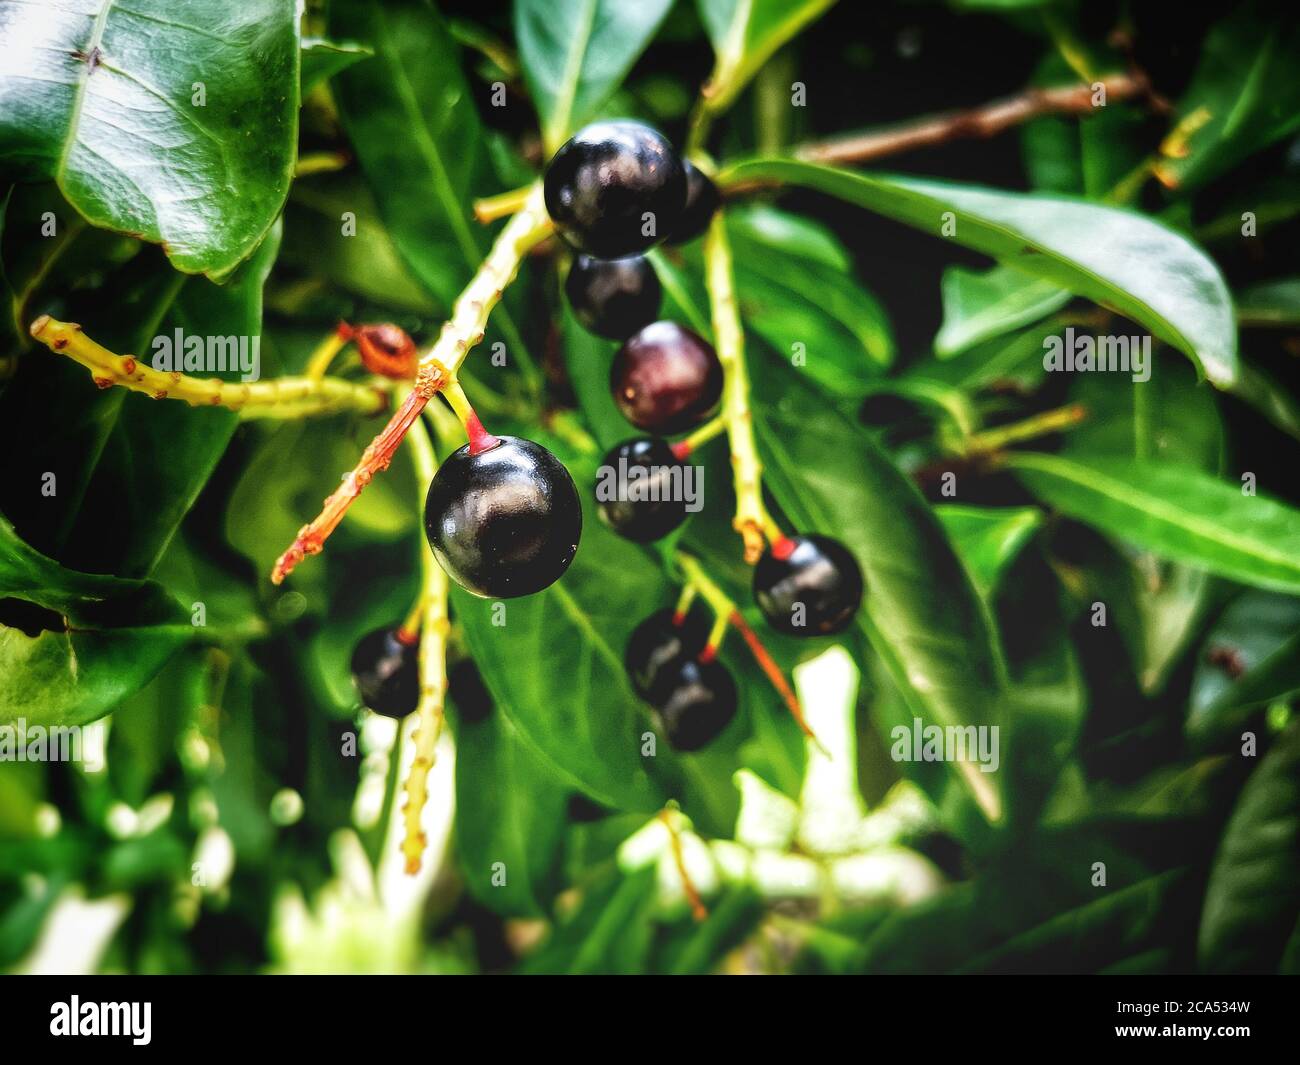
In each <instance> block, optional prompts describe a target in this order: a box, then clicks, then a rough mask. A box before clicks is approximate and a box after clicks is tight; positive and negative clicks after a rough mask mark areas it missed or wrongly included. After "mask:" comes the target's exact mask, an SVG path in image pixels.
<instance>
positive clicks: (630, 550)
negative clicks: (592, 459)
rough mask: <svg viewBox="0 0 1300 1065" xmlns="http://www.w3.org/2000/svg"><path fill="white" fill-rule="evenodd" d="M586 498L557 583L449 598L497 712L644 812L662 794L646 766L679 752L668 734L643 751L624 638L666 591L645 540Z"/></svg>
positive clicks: (585, 780) (612, 798)
mask: <svg viewBox="0 0 1300 1065" xmlns="http://www.w3.org/2000/svg"><path fill="white" fill-rule="evenodd" d="M574 472H575V478H578V477H579V476H580V475H579V473H578V471H577V470H575V471H574ZM586 495H587V493H585V492H584V493H583V497H584V498H583V504H584V505H583V511H584V513H583V529H582V544H581V546H580V548H579V549H578V554H577V557H576V558H575V559H574V562H573V565H572V566H570V567H569V570H568V572H567V573H566V574H565V575H564V576H563V577H562V578H561V579H560V580H559V581H557V582H556V583H555V584H553V585H551V586H550V587H549V588H547V589H546V590H544V591H542V592H538V593H537V594H536V595H530V596H525V597H524V598H521V599H511V600H508V601H505V602H504V603H502V604H496V603H493V602H490V601H487V600H482V599H476V598H474V597H473V596H471V595H469V594H468V593H466V592H462V591H461V590H460V589H459V588H453V590H452V603H453V607H454V609H455V612H456V617H457V618H458V619H459V620H460V623H461V624H462V625H463V626H464V628H465V638H466V640H467V641H468V643H469V647H470V651H471V653H472V654H473V656H474V661H475V662H477V663H478V665H479V668H480V669H481V670H482V672H483V678H484V680H485V681H486V682H487V684H488V687H489V688H490V689H491V691H492V695H493V698H494V699H495V700H496V703H497V707H498V709H499V710H500V711H501V712H502V713H503V714H505V716H506V717H507V718H508V719H509V721H510V723H511V724H512V725H514V727H515V729H516V730H517V731H518V733H519V736H520V737H521V738H522V739H523V740H524V742H526V743H528V744H529V745H530V746H531V747H532V748H533V749H534V751H536V752H538V753H539V754H540V755H541V756H542V757H543V758H545V760H546V761H547V762H548V763H550V765H551V766H552V767H554V768H555V770H556V771H557V772H559V773H560V774H561V776H562V777H563V778H564V779H565V780H566V781H567V782H568V783H569V784H570V785H571V786H572V787H574V788H575V789H577V790H579V791H582V792H584V793H586V794H587V795H590V796H591V797H592V798H594V799H595V800H596V801H597V802H600V803H602V804H604V805H605V806H610V807H613V808H614V809H619V810H642V811H645V812H647V813H649V812H653V811H654V810H657V809H659V808H660V807H661V806H662V805H663V804H664V801H665V799H666V798H667V795H666V793H665V791H664V790H663V786H662V784H661V783H660V782H659V781H658V780H656V779H655V776H653V775H652V773H651V771H650V767H651V766H654V767H656V768H657V767H658V765H659V764H660V763H664V762H669V761H672V760H673V757H674V756H673V754H672V752H671V750H670V749H669V748H668V745H667V743H666V742H663V740H662V737H661V738H660V740H659V742H658V743H657V754H656V757H654V758H645V757H642V755H641V744H642V740H641V736H642V733H645V732H649V731H653V729H652V725H651V721H650V716H649V711H648V709H647V708H646V707H645V706H644V705H643V704H642V703H641V702H640V700H638V699H637V697H636V695H635V693H634V692H633V691H632V689H631V687H630V685H629V682H628V679H627V673H626V671H625V670H624V668H623V645H624V643H625V642H626V640H627V637H628V635H629V634H630V633H631V630H632V628H633V627H634V626H635V625H636V623H637V622H638V621H639V620H640V619H641V618H642V617H644V616H645V615H646V614H648V613H650V612H651V611H652V610H653V609H654V608H655V605H656V604H659V603H662V602H664V601H665V600H667V599H668V598H669V592H668V590H667V588H666V587H665V582H664V580H663V577H662V575H661V574H660V572H659V570H658V568H657V567H655V566H654V565H652V564H650V563H649V560H648V559H647V557H646V556H645V555H644V554H643V553H642V552H641V551H640V550H639V549H638V548H636V547H634V546H633V545H631V544H630V543H627V542H626V541H623V540H620V539H619V538H618V537H616V536H615V535H614V534H613V533H611V532H609V531H608V530H606V529H605V528H604V526H602V525H601V524H600V522H599V520H598V519H597V518H596V516H595V514H594V512H593V511H592V509H591V507H590V506H589V505H588V504H587V500H586ZM615 573H616V574H618V580H617V581H612V580H611V579H610V575H611V574H615ZM502 611H504V614H502V613H501V612H502ZM494 620H495V622H496V623H494ZM502 620H504V624H501V623H500V622H501V621H502ZM521 665H522V668H521ZM692 813H693V814H694V811H692Z"/></svg>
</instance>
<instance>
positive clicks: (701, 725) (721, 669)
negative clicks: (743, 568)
mask: <svg viewBox="0 0 1300 1065" xmlns="http://www.w3.org/2000/svg"><path fill="white" fill-rule="evenodd" d="M708 635H709V625H708V622H707V620H705V619H704V617H703V615H702V614H701V613H700V612H698V611H692V612H689V613H687V614H686V615H685V616H683V615H681V614H677V613H675V612H674V611H672V610H660V611H658V612H657V613H654V614H651V615H650V616H649V617H648V618H646V619H645V620H644V621H643V622H641V624H640V625H638V626H637V627H636V629H635V630H633V632H632V636H631V638H630V639H629V640H628V642H627V648H626V650H625V651H624V653H623V664H624V666H625V668H626V669H627V675H628V677H629V678H630V679H631V681H632V687H633V688H635V689H636V693H637V694H638V695H639V696H641V698H643V699H644V700H645V701H646V702H647V703H649V704H650V706H651V707H653V708H654V711H655V717H656V719H657V723H658V725H659V728H660V731H662V732H663V734H664V736H665V737H666V738H667V740H668V742H669V744H671V745H672V746H673V747H674V748H676V749H677V750H679V751H695V750H698V749H699V748H701V747H703V746H704V745H705V744H706V743H708V742H709V741H710V740H712V739H714V738H715V737H716V736H717V735H718V734H719V733H721V732H722V730H723V729H725V728H726V727H727V725H728V723H729V722H730V721H731V719H732V718H733V717H734V716H735V713H736V682H735V681H734V680H732V678H731V674H730V673H729V672H728V671H727V669H726V667H725V666H723V665H722V663H721V662H719V661H717V659H716V658H714V657H713V652H712V651H710V650H707V647H708V645H707V640H708Z"/></svg>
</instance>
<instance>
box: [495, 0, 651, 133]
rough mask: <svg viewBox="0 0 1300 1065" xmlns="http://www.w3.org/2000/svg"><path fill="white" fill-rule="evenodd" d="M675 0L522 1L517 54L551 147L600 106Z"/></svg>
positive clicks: (516, 10) (517, 17) (516, 7)
mask: <svg viewBox="0 0 1300 1065" xmlns="http://www.w3.org/2000/svg"><path fill="white" fill-rule="evenodd" d="M672 6H673V0H638V2H637V3H635V4H628V3H621V2H620V0H518V2H517V3H516V4H515V5H514V15H515V36H516V37H517V39H518V42H519V60H520V63H521V64H522V66H523V70H524V78H525V80H526V81H527V83H528V90H529V93H530V95H531V96H532V99H533V103H534V105H536V107H537V113H538V114H539V115H540V116H541V120H542V134H543V139H544V140H545V142H546V147H547V151H548V152H554V151H555V149H556V148H558V147H559V146H560V145H561V144H562V143H564V141H565V140H566V139H567V138H568V136H569V134H570V133H572V132H573V131H574V130H575V129H576V128H577V127H579V126H581V125H582V124H583V122H585V121H586V120H587V119H588V118H590V117H592V115H594V114H595V113H596V112H597V111H598V110H599V108H600V106H601V104H603V103H604V102H605V100H606V99H608V97H609V96H610V94H611V93H613V91H614V90H615V89H616V88H617V87H618V85H619V83H620V82H622V80H623V78H624V76H625V75H626V74H627V72H628V71H629V70H630V69H631V68H632V64H633V63H635V62H636V60H637V57H638V56H640V54H641V53H642V52H643V51H645V48H646V46H647V45H648V44H649V43H650V40H651V38H653V37H654V35H655V32H656V31H657V30H658V29H659V24H660V23H661V22H663V20H664V17H665V16H666V15H667V14H668V9H669V8H671V7H672Z"/></svg>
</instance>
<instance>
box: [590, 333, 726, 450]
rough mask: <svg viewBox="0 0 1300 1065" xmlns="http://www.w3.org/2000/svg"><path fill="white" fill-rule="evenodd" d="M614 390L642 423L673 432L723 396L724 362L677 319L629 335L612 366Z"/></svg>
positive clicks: (689, 425)
mask: <svg viewBox="0 0 1300 1065" xmlns="http://www.w3.org/2000/svg"><path fill="white" fill-rule="evenodd" d="M609 385H610V390H611V391H612V393H613V395H614V402H615V403H616V404H617V405H618V409H619V410H620V411H622V412H623V417H625V418H626V419H627V420H628V421H630V422H631V423H632V424H633V425H635V426H636V427H637V428H638V429H644V430H645V431H647V432H651V433H658V434H660V435H662V436H671V435H673V434H674V433H684V432H686V431H687V430H688V429H693V428H695V426H697V425H699V424H700V423H701V422H703V421H704V420H705V419H706V418H708V417H709V415H710V414H711V413H712V412H713V410H714V408H715V407H717V405H718V400H719V399H721V398H722V363H720V362H719V361H718V356H717V353H716V352H714V350H713V348H712V346H711V345H710V344H709V343H708V342H707V341H705V340H703V339H701V338H700V337H698V336H696V335H695V334H694V333H692V332H691V331H690V330H689V329H684V328H682V326H680V325H678V324H677V323H676V322H655V323H653V324H652V325H648V326H646V327H645V328H644V329H642V330H641V331H640V332H639V333H637V334H636V335H635V336H632V337H629V338H628V339H627V341H626V342H625V343H624V344H623V346H622V347H621V348H619V349H618V354H617V355H615V356H614V364H613V365H612V366H611V367H610V374H609Z"/></svg>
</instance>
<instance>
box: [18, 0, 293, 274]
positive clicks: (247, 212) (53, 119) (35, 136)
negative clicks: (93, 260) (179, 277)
mask: <svg viewBox="0 0 1300 1065" xmlns="http://www.w3.org/2000/svg"><path fill="white" fill-rule="evenodd" d="M0 51H2V52H3V53H4V55H5V56H6V57H8V61H7V62H6V63H5V64H4V66H3V68H0V157H3V158H4V159H5V160H6V166H7V168H8V170H9V172H10V175H11V176H14V177H20V178H22V179H23V180H39V179H44V178H52V179H54V180H56V181H57V182H58V184H59V188H60V189H61V190H62V191H63V194H64V195H65V196H66V197H67V199H68V202H69V203H70V204H71V205H72V206H73V207H75V208H76V209H77V210H78V211H79V212H80V213H81V214H82V215H84V216H85V217H86V218H87V219H88V220H89V221H90V222H92V223H93V224H95V225H97V226H103V227H105V228H109V229H115V230H119V231H122V232H127V233H133V234H136V235H139V236H141V237H143V238H144V239H145V240H148V241H151V242H153V243H156V244H162V245H163V246H164V248H165V249H166V251H167V254H168V256H169V258H170V259H171V261H172V263H173V264H174V265H175V266H176V267H177V269H180V270H184V271H186V272H188V273H206V274H209V275H210V276H213V277H218V278H219V277H224V276H225V275H227V274H229V273H230V272H231V271H232V270H233V269H234V268H235V267H236V266H237V265H238V264H239V263H240V262H241V261H243V260H244V259H246V258H248V256H249V255H251V254H252V252H253V250H254V249H255V248H256V247H257V246H258V244H259V243H261V241H262V239H263V238H264V237H265V236H266V233H267V231H268V230H269V229H270V227H271V223H272V222H273V221H274V220H275V218H276V216H277V215H278V214H279V213H280V209H281V207H283V206H284V200H285V196H286V195H287V193H288V191H289V182H290V180H291V178H292V174H293V163H294V155H295V151H296V148H297V137H298V63H299V47H298V12H297V8H296V6H295V4H294V3H292V2H291V0H248V2H247V3H240V4H212V3H209V2H207V0H136V2H135V3H134V4H133V5H132V6H130V7H128V6H126V5H123V4H116V3H114V2H113V0H104V2H103V3H100V4H96V5H87V4H72V3H48V4H10V5H6V7H5V11H4V14H3V15H0ZM199 94H202V95H201V96H200V95H199ZM200 99H201V100H202V102H201V103H197V102H196V101H197V100H200Z"/></svg>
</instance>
